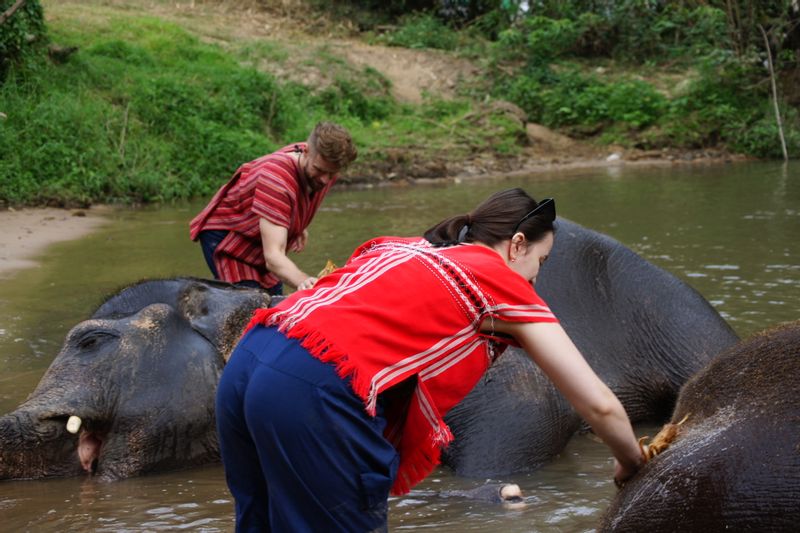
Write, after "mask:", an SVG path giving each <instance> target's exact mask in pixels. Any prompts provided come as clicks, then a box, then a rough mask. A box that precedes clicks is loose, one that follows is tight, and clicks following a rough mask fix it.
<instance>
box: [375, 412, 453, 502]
mask: <svg viewBox="0 0 800 533" xmlns="http://www.w3.org/2000/svg"><path fill="white" fill-rule="evenodd" d="M452 440H453V434H452V433H451V432H450V428H448V427H447V425H446V424H444V423H440V424H439V427H438V428H437V429H436V430H435V431H431V432H430V433H429V434H428V436H427V438H426V439H424V440H422V441H421V442H413V443H411V444H412V445H414V446H415V447H414V448H413V449H411V450H408V449H406V448H409V446H403V445H402V444H401V448H400V449H399V450H398V451H399V453H400V466H399V467H398V469H397V478H396V479H395V480H394V484H393V485H392V488H391V491H390V492H391V493H392V495H394V496H402V495H403V494H407V493H408V492H409V491H410V490H411V489H412V488H413V487H414V485H416V484H417V483H419V482H420V481H422V480H423V479H425V478H426V477H427V476H428V474H430V473H431V472H433V469H434V468H436V467H437V466H439V463H440V462H441V456H442V449H443V448H444V447H446V446H447V445H448V444H450V442H451V441H452Z"/></svg>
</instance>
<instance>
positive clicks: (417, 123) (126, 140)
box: [0, 14, 521, 205]
mask: <svg viewBox="0 0 800 533" xmlns="http://www.w3.org/2000/svg"><path fill="white" fill-rule="evenodd" d="M50 31H51V34H52V35H53V40H54V41H55V42H68V43H70V44H71V45H73V46H77V47H79V50H80V52H79V53H77V54H75V55H73V56H72V57H71V58H70V59H69V61H67V62H66V63H65V64H62V65H56V64H53V63H52V62H50V61H48V60H45V59H44V58H39V59H38V60H33V61H29V62H27V63H26V64H24V65H23V66H20V67H19V68H17V69H15V70H13V71H12V72H11V73H10V74H9V77H8V79H7V80H6V82H5V83H4V84H3V85H2V86H0V110H2V111H3V112H4V113H5V114H6V115H7V118H6V119H0V146H2V147H3V150H2V153H1V154H0V205H2V204H6V205H8V204H12V205H16V204H39V205H41V204H50V205H82V204H88V203H91V202H97V201H100V202H155V201H168V200H173V199H180V198H189V197H193V196H208V195H210V194H211V193H212V192H213V191H215V190H216V189H217V188H218V187H219V185H220V183H222V182H223V181H224V180H225V179H227V178H228V177H229V176H231V175H232V173H233V171H234V170H235V169H236V168H237V167H238V166H239V165H240V164H242V163H243V162H246V161H249V160H251V159H254V158H256V157H258V156H260V155H263V154H264V153H268V152H269V151H272V150H274V149H276V148H278V147H279V146H282V145H285V144H289V143H290V142H295V141H298V140H303V139H305V138H306V136H307V135H308V133H309V131H310V130H311V129H312V128H313V126H314V124H315V123H316V122H317V121H319V120H323V119H324V120H333V121H337V122H340V123H342V124H344V125H346V126H347V127H348V128H349V129H350V130H351V132H352V133H353V136H354V138H355V140H356V142H357V143H358V146H359V147H360V148H361V150H360V151H361V154H362V155H361V157H360V159H359V162H362V161H364V162H365V163H367V164H368V163H370V162H373V163H374V162H377V163H380V162H381V161H382V160H385V159H386V158H387V157H390V156H391V154H389V155H387V150H390V149H394V148H402V147H404V146H419V145H420V144H421V143H424V149H423V150H421V151H420V154H421V156H424V155H425V154H426V153H427V154H432V153H435V152H436V151H437V150H445V149H447V150H449V152H450V155H452V156H453V157H458V156H459V154H464V153H466V152H467V151H469V150H471V149H474V147H476V146H483V147H486V146H488V145H489V139H490V137H492V136H495V135H497V136H499V137H501V143H500V144H501V150H503V151H504V152H513V151H514V150H515V149H518V148H519V146H518V145H517V144H516V143H515V142H509V141H508V139H511V140H512V141H513V140H514V139H516V138H518V136H519V133H520V128H521V125H520V124H513V123H503V122H502V121H500V122H499V123H495V124H494V127H492V128H486V127H485V124H477V123H476V124H474V125H473V126H472V127H471V129H470V131H469V132H467V133H466V134H464V138H463V139H461V140H459V139H456V141H455V142H454V141H453V140H452V139H451V138H450V137H449V136H448V128H450V126H447V125H448V124H450V123H456V122H458V121H459V120H460V117H462V116H463V115H465V114H466V113H468V112H469V109H468V107H469V106H468V105H467V104H460V105H444V104H441V103H440V102H437V101H435V100H431V101H430V102H428V103H426V104H424V105H422V106H417V107H410V106H404V105H400V104H398V103H397V102H395V101H394V99H392V98H391V96H390V95H389V88H390V87H389V84H388V82H387V81H386V80H385V79H384V78H383V77H382V76H381V75H380V74H379V73H378V72H377V71H375V70H374V69H369V68H367V69H363V70H356V69H354V68H353V67H350V66H349V65H347V64H346V63H345V62H344V61H342V60H341V59H338V58H337V57H336V56H335V55H333V54H331V53H330V52H329V51H327V50H325V49H321V50H319V51H318V54H317V55H316V57H317V60H318V61H319V63H320V64H324V65H325V68H326V69H327V73H328V74H329V75H330V77H331V80H330V83H329V84H327V85H326V86H325V87H323V88H317V89H315V90H312V89H311V88H310V87H305V86H302V85H299V84H296V83H289V82H280V81H278V80H276V79H275V78H274V77H273V76H272V75H270V74H267V73H264V72H262V71H259V70H257V69H256V68H254V67H252V66H244V65H246V64H250V65H257V64H258V63H259V62H260V61H273V62H275V61H278V62H280V61H286V60H287V59H288V54H287V53H285V52H282V51H281V50H280V47H279V46H278V45H274V46H271V45H267V44H265V43H260V44H254V43H244V44H242V45H241V47H240V48H236V49H233V50H228V51H226V50H223V49H222V48H220V47H219V46H216V45H210V44H204V43H202V42H201V41H200V40H199V39H197V38H196V37H194V36H193V35H191V34H190V33H188V32H187V31H186V30H184V29H182V28H181V27H179V26H177V25H175V24H173V23H168V22H165V21H163V20H159V19H156V18H144V17H136V16H122V15H119V14H117V15H116V16H114V17H108V18H106V17H104V18H103V19H102V20H100V19H98V20H97V21H95V22H93V23H87V22H86V21H83V22H82V23H81V24H80V25H78V24H75V23H68V22H64V23H59V24H52V25H51V27H50ZM465 106H466V107H465ZM495 122H496V121H495ZM469 124H470V122H469V121H465V122H464V123H463V124H461V125H467V126H469ZM461 125H460V126H461ZM504 129H513V130H514V131H513V132H512V134H508V133H506V131H504ZM390 151H391V150H390Z"/></svg>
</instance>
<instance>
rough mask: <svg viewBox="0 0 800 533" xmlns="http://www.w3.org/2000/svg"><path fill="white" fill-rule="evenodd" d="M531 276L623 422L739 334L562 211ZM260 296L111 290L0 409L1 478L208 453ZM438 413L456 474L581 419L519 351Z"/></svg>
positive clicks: (133, 468) (485, 465)
mask: <svg viewBox="0 0 800 533" xmlns="http://www.w3.org/2000/svg"><path fill="white" fill-rule="evenodd" d="M536 287H537V290H538V291H539V292H540V294H542V295H543V296H544V298H545V300H546V301H547V302H548V303H549V305H550V306H551V308H552V309H553V310H554V312H555V313H556V315H557V316H558V317H559V319H560V321H561V322H562V324H563V325H564V327H565V329H566V330H567V332H568V333H569V334H570V336H571V337H572V338H573V340H574V341H575V343H576V345H577V346H578V347H579V348H580V349H581V350H582V351H583V353H584V355H585V356H586V358H587V360H588V361H589V363H590V364H591V365H592V366H593V367H594V368H595V370H596V371H597V372H598V374H599V375H600V376H601V378H603V379H604V380H605V381H606V382H607V383H608V384H609V385H610V387H611V389H612V390H613V391H614V392H615V393H617V395H618V396H619V397H620V399H621V400H622V402H623V405H624V406H625V408H626V409H627V410H628V412H629V413H630V414H631V418H632V419H633V420H649V419H653V420H659V421H664V420H665V419H666V417H667V416H668V415H669V412H670V411H671V409H672V407H673V405H674V401H675V398H676V397H677V392H678V389H679V388H680V386H681V385H682V384H683V382H684V381H685V380H686V379H688V377H689V376H690V375H691V374H692V373H694V372H695V371H696V370H698V369H699V368H701V367H702V366H703V365H704V364H705V362H706V361H707V360H708V359H709V358H710V357H711V356H712V355H714V354H716V353H717V352H718V351H720V350H721V349H723V348H726V347H728V346H730V345H731V344H733V343H735V342H736V341H738V338H737V337H736V334H735V333H734V332H733V330H732V329H731V328H730V327H729V326H728V325H727V323H725V321H724V320H723V319H722V318H721V317H720V316H719V314H718V313H717V312H716V311H715V310H714V309H713V307H711V305H710V304H709V303H708V302H707V301H706V300H705V299H703V297H702V296H700V295H699V294H698V293H697V292H696V291H694V290H693V289H691V288H690V287H689V286H688V285H686V284H684V283H683V282H681V281H679V280H678V279H677V278H675V277H674V276H672V275H670V274H668V273H667V272H665V271H663V270H662V269H660V268H658V267H656V266H654V265H652V264H650V263H649V262H647V261H646V260H644V259H643V258H641V257H640V256H638V255H636V254H635V253H634V252H632V251H631V250H629V249H628V248H626V247H624V246H623V245H622V244H620V243H619V242H617V241H615V240H613V239H611V238H609V237H607V236H604V235H601V234H599V233H597V232H594V231H592V230H589V229H586V228H584V227H582V226H580V225H578V224H575V223H573V222H570V221H567V220H560V221H559V222H558V228H557V233H556V238H555V246H554V247H553V250H552V252H551V257H550V259H549V260H548V261H547V263H546V264H545V266H544V267H543V268H542V271H541V272H540V274H539V279H538V281H537V285H536ZM409 297H413V295H410V296H409ZM268 302H270V299H269V297H268V296H266V294H265V293H263V292H262V291H260V290H257V289H249V290H245V289H237V288H235V287H233V286H230V285H227V284H224V283H220V282H210V281H203V280H197V279H192V278H179V279H174V280H162V281H158V280H156V281H145V282H142V283H139V284H136V285H133V286H131V287H129V288H127V289H125V290H123V291H121V292H120V293H118V294H117V295H115V296H113V297H112V298H110V299H109V300H108V301H107V302H106V303H104V304H103V305H101V306H100V307H99V308H98V310H97V311H96V312H95V314H94V315H93V317H92V318H91V319H90V320H88V321H85V322H83V323H81V324H79V325H78V326H76V327H75V328H73V330H72V331H71V332H70V333H69V335H68V336H67V339H66V341H65V343H64V346H63V348H62V350H61V352H60V353H59V355H58V356H57V357H56V359H55V360H54V361H53V364H52V366H51V367H50V368H49V369H48V371H47V372H46V374H45V376H44V378H43V379H42V381H41V383H40V384H39V386H38V387H37V388H36V390H35V391H34V392H33V394H32V395H31V397H30V398H29V399H28V400H27V401H26V402H25V403H23V404H22V405H21V406H20V407H19V408H18V409H17V410H16V411H15V412H13V413H11V414H9V415H6V416H5V417H3V418H0V479H8V478H14V479H18V478H35V477H46V476H58V475H61V476H67V475H77V474H79V473H81V472H83V471H86V470H89V471H92V472H94V473H95V474H96V475H99V476H101V477H102V478H104V479H119V478H124V477H128V476H131V475H137V474H141V473H146V472H151V471H155V470H163V469H165V468H179V467H185V466H191V465H195V464H200V463H202V462H204V461H205V462H211V461H215V460H218V457H219V452H218V448H217V442H216V438H215V435H214V416H213V399H214V394H215V391H216V383H217V379H218V377H219V375H220V372H221V369H222V367H223V365H224V361H225V360H226V358H227V356H228V355H229V353H230V350H231V348H232V346H233V345H234V344H235V342H236V340H237V339H238V337H239V332H240V331H241V330H242V327H243V325H244V324H245V322H246V319H247V317H248V316H249V315H250V314H251V312H252V310H253V309H255V308H256V307H259V306H263V305H267V304H268ZM148 388H150V389H151V390H149V391H148V390H146V389H148ZM76 414H77V415H76ZM72 415H76V416H78V417H79V418H82V419H84V420H86V422H85V425H84V428H83V429H82V430H81V429H78V430H76V432H77V433H78V435H76V434H73V433H70V432H68V431H67V429H66V426H67V425H69V424H74V423H75V419H72V418H71V416H72ZM446 420H447V423H448V424H449V425H450V427H451V429H452V431H453V433H454V435H455V440H454V442H453V443H451V445H450V446H449V447H448V448H447V450H446V451H445V453H444V455H443V462H444V464H445V465H446V466H448V467H450V468H452V469H453V470H455V472H456V473H458V474H461V475H465V476H478V475H480V476H483V475H492V476H495V475H504V474H510V473H515V472H522V471H526V470H528V471H529V470H533V469H535V468H537V467H538V466H540V465H541V464H543V463H544V462H546V461H547V460H549V459H550V458H552V457H553V456H555V455H556V454H558V453H559V452H560V451H561V450H562V449H563V447H564V446H565V445H566V442H567V441H568V440H569V438H570V437H571V436H572V435H573V434H574V433H575V432H576V430H578V429H579V428H580V427H581V420H580V418H579V417H578V415H577V414H575V412H574V411H573V410H572V409H571V408H570V406H569V405H568V404H567V403H566V401H565V400H564V399H563V398H562V397H561V395H560V394H559V393H558V392H557V391H556V390H555V388H554V387H553V386H552V384H550V381H549V380H548V379H547V378H546V377H545V376H544V375H543V374H542V372H541V371H540V370H539V369H538V367H536V365H534V364H533V362H531V361H530V359H528V358H527V356H525V355H524V354H523V353H522V352H521V351H520V350H518V349H509V350H507V352H506V353H505V354H504V355H503V356H502V357H500V358H499V360H498V361H497V362H496V363H495V364H494V365H493V366H492V367H491V368H490V370H489V372H488V373H487V374H486V376H485V378H483V379H482V380H481V381H480V382H479V383H478V385H477V386H476V387H475V389H474V390H473V391H472V392H471V393H470V394H469V395H468V396H467V398H465V399H464V400H463V401H462V402H461V403H460V404H459V405H457V406H456V407H455V408H453V409H452V410H451V412H450V413H449V414H448V415H447V418H446ZM72 429H74V427H73V428H72ZM87 433H88V434H89V435H88V436H87V435H86V434H87ZM93 439H94V440H93ZM96 441H101V442H96ZM76 449H77V453H76Z"/></svg>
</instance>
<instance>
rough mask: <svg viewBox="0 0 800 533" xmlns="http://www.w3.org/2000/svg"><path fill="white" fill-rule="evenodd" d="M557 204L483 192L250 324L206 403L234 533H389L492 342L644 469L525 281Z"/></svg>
mask: <svg viewBox="0 0 800 533" xmlns="http://www.w3.org/2000/svg"><path fill="white" fill-rule="evenodd" d="M554 220H555V202H554V201H553V200H552V199H547V200H544V201H542V202H541V203H537V202H536V201H534V200H533V199H532V198H531V197H530V196H528V195H527V194H526V193H525V191H523V190H522V189H510V190H507V191H502V192H499V193H496V194H494V195H492V196H491V197H490V198H488V199H487V200H485V201H484V202H483V203H481V204H480V205H479V206H478V207H476V208H475V209H474V210H473V211H472V212H471V213H469V214H466V215H460V216H456V217H453V218H450V219H448V220H445V221H443V222H442V223H440V224H438V225H437V226H435V227H433V228H431V229H430V230H428V232H426V234H425V238H424V239H422V238H399V237H382V238H377V239H374V240H372V241H369V242H367V243H365V244H363V245H362V246H360V247H359V248H358V249H357V250H356V251H355V252H354V253H353V255H352V257H351V258H350V259H349V260H348V262H347V264H346V265H345V266H344V267H342V268H341V269H338V270H336V271H335V272H334V273H332V274H330V275H328V276H325V277H323V278H321V279H320V280H319V281H318V283H317V285H316V286H315V287H314V288H313V289H311V290H304V291H298V292H296V293H294V294H293V295H291V296H290V297H289V298H287V299H286V300H284V301H282V302H281V303H279V304H278V305H277V306H276V307H274V308H270V309H261V310H259V311H257V312H256V314H255V315H254V317H253V320H252V321H251V322H250V325H249V326H248V329H247V332H246V334H245V335H244V337H243V338H242V340H241V341H240V343H239V345H238V346H237V348H236V350H235V351H234V353H233V355H232V356H231V359H230V361H229V362H228V365H227V366H226V368H225V371H224V373H223V376H222V379H221V381H220V384H219V390H218V394H217V424H218V432H219V437H220V449H221V453H222V458H223V462H224V464H225V473H226V478H227V481H228V485H229V487H230V489H231V492H232V493H233V495H234V498H235V500H236V513H237V529H238V530H250V529H253V530H271V531H373V530H376V529H378V530H380V529H385V528H386V518H387V499H388V495H389V492H390V490H391V492H393V493H395V494H403V493H406V492H408V491H409V490H410V489H411V487H412V486H413V485H414V484H416V483H418V482H419V481H420V480H422V479H423V478H424V477H425V476H426V475H428V474H429V473H430V472H431V471H432V470H433V468H434V467H435V466H436V465H437V464H438V463H439V455H440V450H441V447H442V446H445V445H447V443H448V442H450V441H451V440H452V438H453V437H452V435H451V433H450V431H449V429H448V428H447V425H446V424H445V423H444V419H443V418H444V416H445V414H446V413H447V411H448V410H449V409H450V408H452V407H453V406H454V405H456V404H457V403H458V402H459V401H461V399H463V398H464V397H465V396H466V395H467V393H469V391H470V390H471V389H472V387H473V386H474V385H475V383H476V382H477V380H478V379H480V377H481V376H482V375H483V373H484V372H485V371H486V369H487V368H488V366H489V365H490V364H491V363H492V362H493V361H494V360H495V359H496V358H497V357H498V356H499V355H500V354H501V353H502V351H503V349H504V348H505V346H507V345H508V344H515V345H518V346H521V347H522V348H523V349H525V351H526V352H527V353H528V354H530V356H531V358H532V359H533V360H534V361H535V362H536V363H537V364H538V365H539V366H540V367H541V368H542V370H544V372H545V373H546V374H547V375H548V376H549V377H550V379H551V380H552V381H553V382H554V384H555V385H556V386H557V387H558V389H559V390H560V391H561V392H562V394H564V396H565V397H566V398H567V400H569V401H570V403H571V404H572V405H573V406H574V407H575V409H576V410H577V411H578V413H579V414H580V415H581V416H583V418H584V419H585V420H586V422H587V423H589V425H590V426H591V427H592V429H593V430H594V432H595V433H596V434H597V435H599V436H600V437H601V438H602V439H603V441H604V442H605V443H606V444H607V445H608V446H609V447H610V448H611V451H612V453H613V454H614V456H615V457H616V459H617V463H616V471H615V479H616V480H617V481H624V480H625V479H627V478H629V477H630V476H632V475H633V474H634V473H635V472H636V471H637V469H638V468H639V466H640V465H641V463H642V461H643V459H642V457H641V454H640V450H639V446H638V444H637V442H636V438H635V437H634V434H633V430H632V428H631V425H630V422H629V420H628V417H627V415H626V413H625V411H624V409H623V407H622V405H621V404H620V402H619V401H618V400H617V398H616V397H615V396H614V394H613V393H612V392H611V391H610V389H609V388H608V387H607V386H606V385H605V384H603V383H602V382H601V381H600V379H599V378H598V377H597V375H596V374H595V373H594V372H593V371H592V369H591V368H590V367H589V365H588V364H587V363H586V361H585V360H584V359H583V357H582V356H581V354H580V353H579V352H578V350H577V348H576V347H575V345H574V344H573V343H572V341H571V340H570V339H569V337H568V336H567V335H566V333H565V332H564V330H563V328H562V327H561V326H560V324H559V323H558V320H557V318H556V317H555V316H554V315H553V313H552V312H551V311H550V309H549V307H548V306H547V304H546V303H545V302H544V301H543V300H542V299H541V298H540V297H539V296H538V295H537V294H536V292H535V290H534V287H533V284H534V283H535V281H536V276H537V274H538V272H539V267H540V266H541V264H542V263H543V262H544V261H545V260H546V259H547V256H548V255H549V253H550V249H551V247H552V245H553V231H554V228H553V221H554Z"/></svg>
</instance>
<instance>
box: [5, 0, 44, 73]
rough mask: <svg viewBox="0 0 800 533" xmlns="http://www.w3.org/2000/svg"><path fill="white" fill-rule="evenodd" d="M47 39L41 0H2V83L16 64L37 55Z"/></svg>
mask: <svg viewBox="0 0 800 533" xmlns="http://www.w3.org/2000/svg"><path fill="white" fill-rule="evenodd" d="M46 42H47V30H46V28H45V24H44V14H43V12H42V6H41V4H40V3H39V0H28V1H26V2H25V3H24V4H17V3H16V2H15V0H0V83H2V82H3V79H5V77H6V74H7V73H8V71H9V70H10V69H11V68H12V67H13V66H14V65H18V64H20V63H23V62H24V61H26V60H28V58H29V57H30V56H32V55H35V54H36V52H37V51H38V50H39V49H41V47H42V45H43V44H45V43H46Z"/></svg>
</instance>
